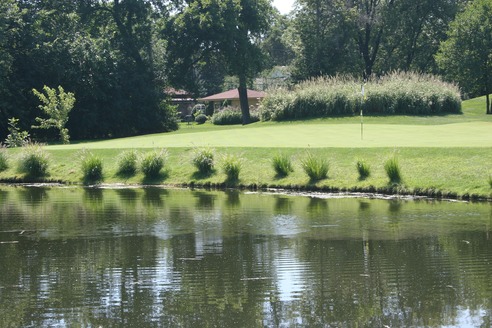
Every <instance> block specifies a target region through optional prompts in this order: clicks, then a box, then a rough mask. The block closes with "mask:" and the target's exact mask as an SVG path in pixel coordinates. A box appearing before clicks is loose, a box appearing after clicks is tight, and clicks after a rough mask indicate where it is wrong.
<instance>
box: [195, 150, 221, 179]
mask: <svg viewBox="0 0 492 328" xmlns="http://www.w3.org/2000/svg"><path fill="white" fill-rule="evenodd" d="M214 154H215V151H214V150H213V149H212V148H196V149H195V150H194V151H193V157H192V160H191V161H192V163H193V165H194V166H195V167H196V169H197V170H198V172H200V173H201V174H210V173H211V172H212V171H213V170H214V165H215V163H214V157H215V155H214Z"/></svg>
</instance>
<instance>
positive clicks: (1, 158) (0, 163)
mask: <svg viewBox="0 0 492 328" xmlns="http://www.w3.org/2000/svg"><path fill="white" fill-rule="evenodd" d="M8 168H9V157H8V155H7V151H6V150H5V148H4V147H3V146H1V145H0V172H2V171H5V170H6V169H8Z"/></svg>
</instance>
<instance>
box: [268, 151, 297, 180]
mask: <svg viewBox="0 0 492 328" xmlns="http://www.w3.org/2000/svg"><path fill="white" fill-rule="evenodd" d="M272 166H273V169H274V170H275V173H276V174H277V176H280V177H286V176H288V175H289V173H290V172H294V169H293V168H292V162H291V160H290V157H288V156H287V155H284V154H276V155H275V156H273V158H272Z"/></svg>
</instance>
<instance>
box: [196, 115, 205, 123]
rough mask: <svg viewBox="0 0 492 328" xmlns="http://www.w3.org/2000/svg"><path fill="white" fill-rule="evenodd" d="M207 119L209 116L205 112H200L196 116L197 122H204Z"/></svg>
mask: <svg viewBox="0 0 492 328" xmlns="http://www.w3.org/2000/svg"><path fill="white" fill-rule="evenodd" d="M206 121H207V116H206V115H205V114H198V115H197V116H196V117H195V122H196V123H197V124H203V123H205V122H206Z"/></svg>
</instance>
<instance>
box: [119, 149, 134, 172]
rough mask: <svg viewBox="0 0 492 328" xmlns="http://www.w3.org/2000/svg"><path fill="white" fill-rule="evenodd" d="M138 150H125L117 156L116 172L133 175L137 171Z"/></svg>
mask: <svg viewBox="0 0 492 328" xmlns="http://www.w3.org/2000/svg"><path fill="white" fill-rule="evenodd" d="M137 162H138V152H137V151H136V150H134V149H132V150H127V151H124V152H123V153H121V154H120V155H119V156H118V174H123V175H133V174H135V173H136V172H137Z"/></svg>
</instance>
